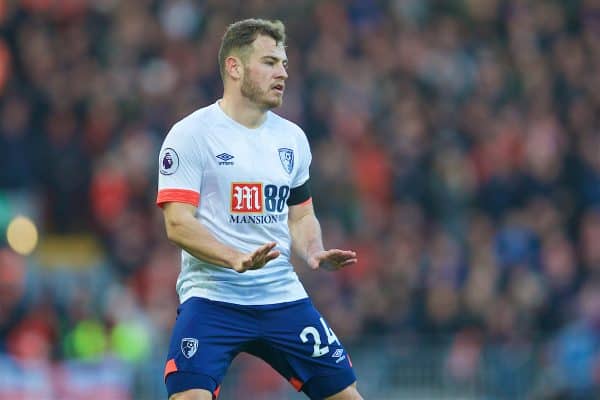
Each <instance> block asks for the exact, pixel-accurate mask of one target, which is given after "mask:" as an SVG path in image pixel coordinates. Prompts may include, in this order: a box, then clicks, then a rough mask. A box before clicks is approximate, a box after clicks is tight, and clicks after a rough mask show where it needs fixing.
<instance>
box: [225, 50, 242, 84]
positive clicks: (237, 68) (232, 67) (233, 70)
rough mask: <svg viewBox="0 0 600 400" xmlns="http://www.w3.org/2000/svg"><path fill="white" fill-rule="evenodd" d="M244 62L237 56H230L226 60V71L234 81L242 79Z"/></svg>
mask: <svg viewBox="0 0 600 400" xmlns="http://www.w3.org/2000/svg"><path fill="white" fill-rule="evenodd" d="M243 70H244V68H243V65H242V60H240V59H239V58H238V57H235V56H229V57H227V58H226V59H225V71H226V72H227V75H229V77H230V78H231V79H233V80H234V81H237V80H239V79H241V78H242V74H243Z"/></svg>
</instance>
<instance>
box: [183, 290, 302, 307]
mask: <svg viewBox="0 0 600 400" xmlns="http://www.w3.org/2000/svg"><path fill="white" fill-rule="evenodd" d="M192 297H200V298H203V299H207V300H212V301H219V302H222V303H228V304H235V305H238V306H267V305H271V304H282V303H289V302H291V301H297V300H304V299H308V293H306V291H305V290H302V292H300V293H297V294H296V295H293V296H288V297H279V298H277V300H275V299H273V300H267V301H258V302H240V301H232V300H231V299H230V298H227V297H221V296H213V295H211V294H208V293H206V292H204V291H202V290H190V291H189V292H188V293H186V294H185V296H179V303H180V304H183V303H185V301H186V300H189V299H190V298H192Z"/></svg>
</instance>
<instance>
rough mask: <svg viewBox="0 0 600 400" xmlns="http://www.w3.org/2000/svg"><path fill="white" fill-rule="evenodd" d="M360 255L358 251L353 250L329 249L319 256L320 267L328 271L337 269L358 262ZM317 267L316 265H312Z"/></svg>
mask: <svg viewBox="0 0 600 400" xmlns="http://www.w3.org/2000/svg"><path fill="white" fill-rule="evenodd" d="M357 262H358V257H357V256H356V252H355V251H352V250H339V249H332V250H327V251H325V252H323V254H321V256H320V257H319V262H318V267H319V268H323V269H326V270H328V271H335V270H338V269H341V268H344V267H347V266H349V265H353V264H356V263H357ZM311 267H312V268H313V269H315V267H314V266H311Z"/></svg>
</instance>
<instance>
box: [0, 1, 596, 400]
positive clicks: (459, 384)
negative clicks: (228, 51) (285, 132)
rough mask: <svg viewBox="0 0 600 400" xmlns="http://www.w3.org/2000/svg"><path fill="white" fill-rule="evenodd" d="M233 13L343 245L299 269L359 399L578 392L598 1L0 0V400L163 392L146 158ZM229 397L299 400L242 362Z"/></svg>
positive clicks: (214, 80) (165, 255) (170, 304)
mask: <svg viewBox="0 0 600 400" xmlns="http://www.w3.org/2000/svg"><path fill="white" fill-rule="evenodd" d="M250 16H260V17H267V18H280V19H282V20H283V21H284V22H285V23H286V25H287V28H288V35H289V46H288V56H289V60H290V79H289V82H288V86H287V90H286V95H285V101H284V106H283V107H282V109H280V110H279V112H280V113H281V114H282V115H284V116H286V117H288V118H290V119H292V120H294V121H296V122H297V123H299V124H300V125H301V126H302V127H303V128H304V129H305V131H306V132H307V134H308V136H309V138H310V140H311V143H312V148H313V154H314V164H313V166H312V177H313V178H312V181H313V192H314V198H315V204H316V211H317V213H318V215H319V217H320V220H321V222H322V225H323V230H324V232H325V241H326V243H327V244H328V245H329V246H331V247H341V248H353V249H356V250H357V251H358V253H359V257H360V262H359V264H358V265H357V266H356V267H354V268H350V269H348V270H346V271H343V272H340V273H336V274H329V273H325V272H317V273H314V272H309V271H307V269H306V268H303V267H301V266H299V268H298V272H299V274H300V275H301V278H302V280H303V282H304V284H305V286H306V287H307V289H308V291H309V292H310V293H311V295H312V298H313V299H314V302H315V303H316V304H317V305H318V307H319V308H320V309H321V311H322V312H323V314H324V315H325V316H326V317H327V319H328V321H329V322H330V325H331V326H333V327H335V331H336V333H337V334H338V336H339V337H341V338H343V340H344V341H345V343H346V345H347V348H348V349H349V350H350V353H351V355H352V357H353V360H354V364H355V365H356V367H357V372H358V374H359V377H360V387H361V391H362V392H363V394H364V395H365V396H366V398H369V399H403V398H412V399H426V398H427V399H442V398H445V399H524V398H527V399H558V398H564V399H593V398H597V397H596V396H598V393H600V392H599V390H600V280H599V277H600V209H599V208H598V206H599V205H600V131H599V129H600V118H599V116H600V73H599V72H600V2H598V1H596V0H572V1H567V0H565V1H552V0H548V1H527V0H506V1H500V0H462V1H459V0H457V1H441V0H437V1H436V0H390V1H383V0H381V1H377V0H345V1H344V0H332V1H288V0H269V1H267V0H244V1H231V0H227V1H225V0H205V1H201V0H173V1H160V0H135V1H134V0H131V1H129V0H128V1H118V0H54V1H52V0H12V1H11V0H0V35H1V36H0V149H1V150H2V156H1V157H0V230H1V231H2V235H0V236H1V240H2V241H1V242H0V399H2V400H4V399H36V400H39V399H42V400H43V399H48V400H55V399H56V400H58V399H60V400H70V399H73V400H75V399H112V400H119V399H144V400H146V399H147V400H152V399H163V398H165V395H164V389H163V386H162V382H161V380H162V370H163V365H164V352H165V349H166V341H167V340H168V336H169V332H170V328H171V324H172V323H173V320H174V316H175V315H174V314H175V308H176V306H177V299H176V297H175V292H174V282H175V279H176V276H177V273H178V268H179V267H178V264H177V260H178V251H177V249H176V248H175V247H174V246H172V245H171V244H169V243H168V242H167V240H166V238H165V235H164V231H163V226H162V219H161V215H160V211H159V210H158V209H157V208H156V207H155V205H154V200H155V195H156V176H157V172H156V171H157V167H156V163H157V151H158V149H159V146H160V143H161V141H162V138H163V137H164V135H165V134H166V132H167V131H168V129H169V127H170V126H171V124H172V123H173V122H174V121H176V120H177V119H179V118H181V117H182V116H184V115H185V114H186V113H189V112H190V111H192V110H194V109H196V108H199V107H201V106H204V105H207V104H209V103H212V102H213V101H215V99H216V98H218V96H220V94H221V84H220V79H219V76H218V70H217V61H216V55H217V49H218V45H219V42H220V39H221V35H222V34H223V31H224V29H225V28H226V26H227V25H228V24H229V23H231V22H232V21H234V20H236V19H239V18H246V17H250ZM19 216H21V217H19ZM22 217H26V218H25V219H23V218H22ZM28 221H29V222H28ZM30 222H33V224H34V226H32V225H31V223H30ZM222 398H223V399H225V400H228V399H252V400H254V399H256V400H261V399H285V398H289V399H299V398H301V397H300V396H299V395H297V394H294V393H293V392H292V391H291V388H290V387H289V385H288V384H287V383H286V382H284V381H283V380H282V379H280V378H278V377H277V376H276V375H274V374H273V373H272V372H270V371H269V369H268V367H267V366H266V365H264V364H262V362H259V361H255V360H252V359H250V358H247V357H241V358H240V359H238V360H237V361H236V362H235V363H234V365H233V367H232V369H231V373H230V374H229V376H228V377H227V378H226V381H225V384H224V388H223V392H222Z"/></svg>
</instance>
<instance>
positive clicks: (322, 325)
mask: <svg viewBox="0 0 600 400" xmlns="http://www.w3.org/2000/svg"><path fill="white" fill-rule="evenodd" d="M240 352H246V353H249V354H252V355H255V356H257V357H259V358H261V359H263V360H264V361H266V362H267V363H268V364H270V365H271V366H272V367H273V368H274V369H275V370H276V371H277V372H279V374H281V375H282V376H283V377H284V378H285V379H287V380H288V381H289V382H290V383H291V384H292V385H293V386H294V388H295V389H296V390H298V391H303V392H304V393H306V394H307V395H308V397H309V398H311V399H322V398H325V397H328V396H331V395H333V394H335V393H338V392H340V391H342V390H343V389H345V388H346V387H348V386H350V385H351V384H352V383H354V381H356V376H355V374H354V371H353V369H352V362H351V361H350V357H349V356H348V354H346V351H345V349H344V347H343V346H342V345H341V343H340V342H339V340H338V339H337V337H336V336H335V334H334V333H333V331H332V330H331V329H330V328H329V327H328V326H327V324H326V322H325V320H324V319H323V317H322V316H321V315H320V314H319V312H318V311H317V310H316V309H315V307H314V306H313V304H312V302H311V301H310V300H309V299H302V300H297V301H293V302H289V303H280V304H270V305H257V306H254V305H253V306H245V305H238V304H230V303H223V302H219V301H212V300H207V299H204V298H199V297H193V298H191V299H189V300H187V301H186V302H184V303H183V304H182V305H180V306H179V308H178V309H177V320H176V322H175V327H174V328H173V335H172V336H171V344H170V346H169V354H168V357H167V364H166V366H165V382H166V385H167V391H168V393H169V397H170V396H171V395H173V394H174V393H178V392H183V391H185V390H189V389H206V390H208V391H210V392H211V393H213V398H215V399H216V398H217V396H218V394H219V389H220V384H221V381H222V380H223V376H224V375H225V371H226V370H227V368H228V367H229V365H230V364H231V361H232V360H233V359H234V357H235V356H236V355H237V354H238V353H240Z"/></svg>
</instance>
